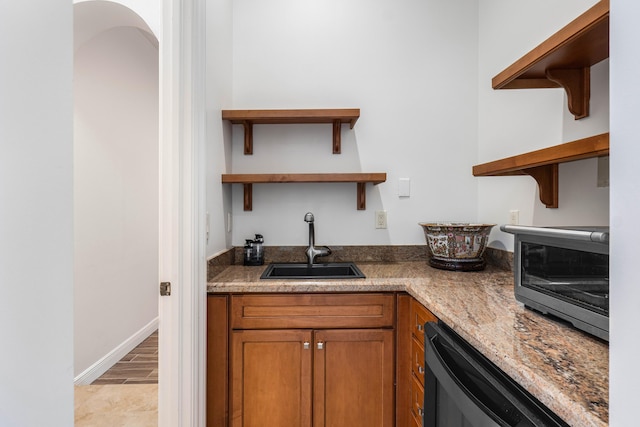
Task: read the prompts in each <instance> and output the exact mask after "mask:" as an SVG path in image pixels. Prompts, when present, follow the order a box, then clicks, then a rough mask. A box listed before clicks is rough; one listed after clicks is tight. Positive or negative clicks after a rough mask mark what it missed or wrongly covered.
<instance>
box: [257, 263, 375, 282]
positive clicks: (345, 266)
mask: <svg viewBox="0 0 640 427" xmlns="http://www.w3.org/2000/svg"><path fill="white" fill-rule="evenodd" d="M364 277H365V276H364V274H362V271H360V269H359V268H358V267H357V266H356V265H355V264H354V263H352V262H333V263H327V264H313V265H312V266H311V267H309V265H308V264H295V263H292V264H270V265H269V266H268V267H267V268H266V269H265V270H264V273H262V276H260V278H261V279H364Z"/></svg>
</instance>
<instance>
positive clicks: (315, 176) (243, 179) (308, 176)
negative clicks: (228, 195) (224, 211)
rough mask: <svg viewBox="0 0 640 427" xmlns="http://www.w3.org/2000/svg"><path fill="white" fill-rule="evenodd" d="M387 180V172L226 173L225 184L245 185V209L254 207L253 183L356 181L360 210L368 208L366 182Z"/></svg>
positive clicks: (375, 183) (248, 209)
mask: <svg viewBox="0 0 640 427" xmlns="http://www.w3.org/2000/svg"><path fill="white" fill-rule="evenodd" d="M386 180H387V174H386V173H296V174H280V173H275V174H225V175H222V183H223V184H243V185H244V210H245V211H250V210H252V209H253V184H274V183H291V182H293V183H296V182H298V183H310V182H320V183H322V182H355V183H356V184H357V206H358V210H364V209H366V191H365V184H367V183H371V184H373V185H377V184H380V183H382V182H385V181H386Z"/></svg>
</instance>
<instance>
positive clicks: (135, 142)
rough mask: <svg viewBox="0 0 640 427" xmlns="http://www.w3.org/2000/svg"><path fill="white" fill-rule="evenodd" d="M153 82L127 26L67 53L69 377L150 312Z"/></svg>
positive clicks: (154, 237)
mask: <svg viewBox="0 0 640 427" xmlns="http://www.w3.org/2000/svg"><path fill="white" fill-rule="evenodd" d="M130 13H132V12H130ZM158 84H159V83H158V49H157V45H154V44H153V43H152V42H151V41H150V40H149V38H148V37H147V36H146V35H145V33H143V32H142V31H140V30H138V29H137V28H132V27H116V28H113V29H110V30H107V31H105V32H103V33H100V34H99V35H97V36H96V37H94V38H93V39H91V40H89V41H87V42H85V43H84V44H83V45H82V47H80V48H79V49H78V50H77V51H76V53H75V66H74V101H75V105H74V107H75V114H74V118H75V125H74V132H75V135H74V164H75V166H74V198H75V206H74V216H75V217H74V232H75V277H74V281H75V284H74V289H75V301H74V320H75V327H74V337H75V369H74V371H75V375H79V374H81V373H83V372H84V371H85V370H87V369H88V368H90V367H91V366H92V365H93V364H94V363H96V362H97V361H99V360H100V359H101V358H103V357H104V356H106V355H107V354H109V352H111V351H112V350H114V349H115V348H117V347H118V346H120V345H121V344H123V343H124V342H125V341H127V340H128V339H129V338H131V337H132V336H134V335H135V334H136V333H137V332H138V331H140V330H142V329H143V328H144V327H145V326H146V325H148V324H149V323H151V322H153V321H154V320H155V319H156V318H157V316H158V291H157V290H158V90H159V89H158V87H159V86H158ZM142 338H144V337H142Z"/></svg>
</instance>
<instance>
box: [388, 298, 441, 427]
mask: <svg viewBox="0 0 640 427" xmlns="http://www.w3.org/2000/svg"><path fill="white" fill-rule="evenodd" d="M402 313H404V314H402ZM437 320H438V319H437V318H436V316H434V315H433V313H431V312H430V311H429V310H427V309H426V308H425V307H424V306H423V305H422V304H420V303H419V302H418V301H417V300H416V299H414V298H413V297H411V296H409V295H406V294H405V295H399V296H398V324H397V329H398V353H397V358H398V364H397V373H396V375H397V377H398V390H397V393H398V400H397V404H396V425H397V426H398V427H400V426H411V427H415V426H422V417H423V412H424V411H423V402H424V324H425V323H426V322H435V321H437Z"/></svg>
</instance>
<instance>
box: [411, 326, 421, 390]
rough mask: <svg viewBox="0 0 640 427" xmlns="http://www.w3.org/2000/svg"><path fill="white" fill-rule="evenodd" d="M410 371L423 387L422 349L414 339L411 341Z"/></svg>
mask: <svg viewBox="0 0 640 427" xmlns="http://www.w3.org/2000/svg"><path fill="white" fill-rule="evenodd" d="M411 357H412V360H411V370H412V371H413V375H414V376H415V377H416V378H418V380H419V381H420V384H422V386H424V347H423V346H422V344H420V343H419V342H418V340H417V339H416V338H415V337H414V338H413V339H412V340H411Z"/></svg>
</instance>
